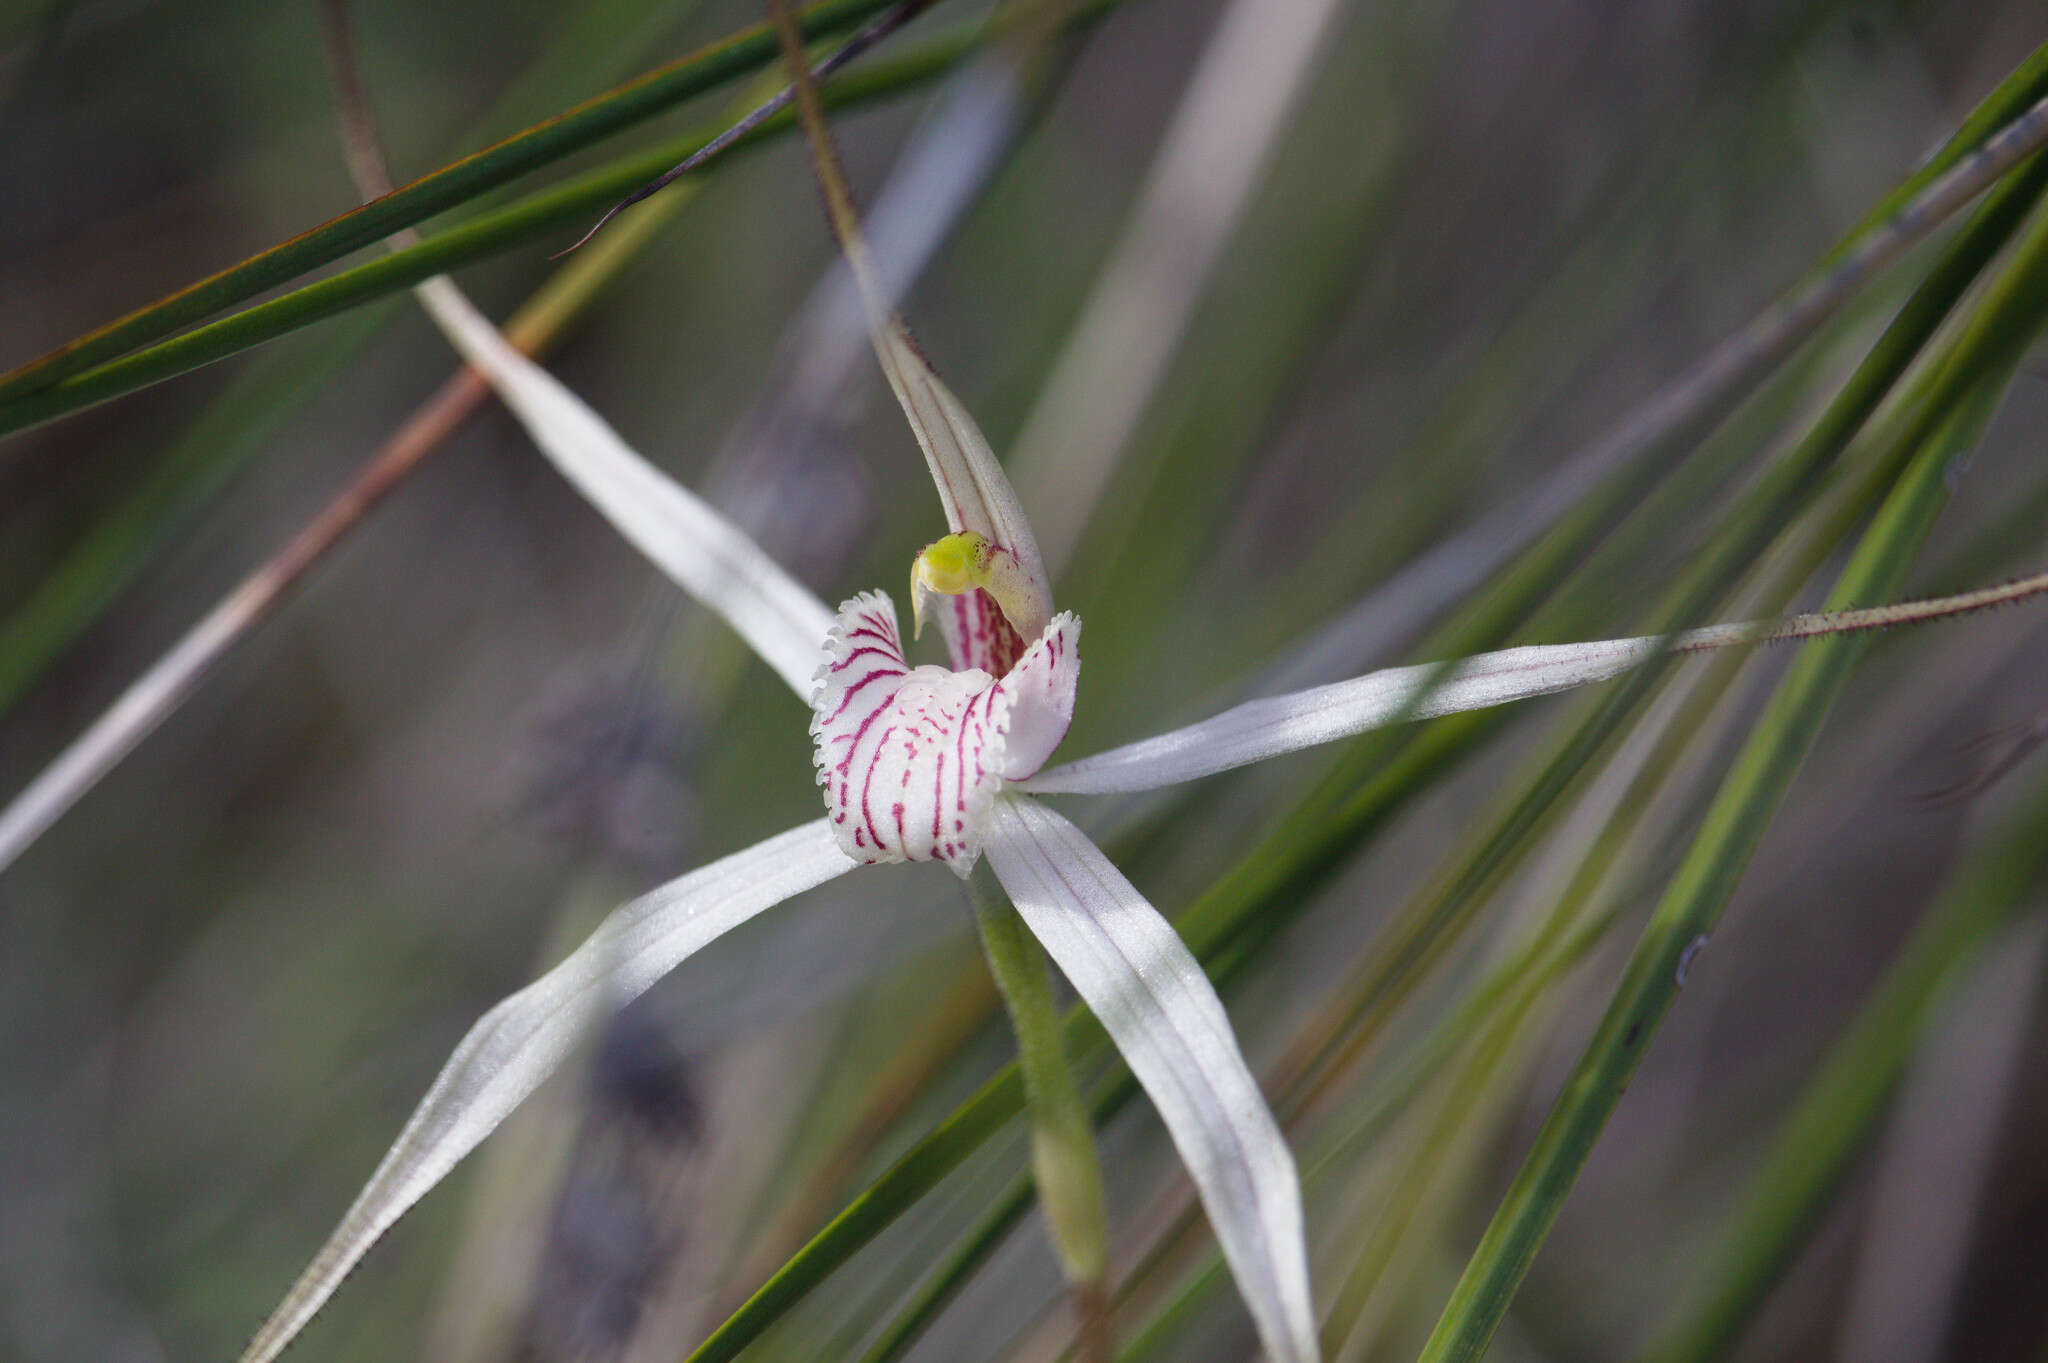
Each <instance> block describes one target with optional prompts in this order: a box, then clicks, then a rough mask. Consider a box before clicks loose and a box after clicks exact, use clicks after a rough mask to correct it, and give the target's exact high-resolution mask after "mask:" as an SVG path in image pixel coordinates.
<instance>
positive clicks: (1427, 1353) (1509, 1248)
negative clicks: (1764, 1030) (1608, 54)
mask: <svg viewBox="0 0 2048 1363" xmlns="http://www.w3.org/2000/svg"><path fill="white" fill-rule="evenodd" d="M2044 305H2048V214H2044V215H2042V216H2040V217H2037V218H2036V220H2035V221H2034V222H2033V223H2032V224H2031V225H2030V227H2029V230H2028V232H2027V234H2026V236H2025V238H2024V239H2023V241H2022V244H2021V246H2020V247H2019V255H2018V258H2017V260H2016V262H2015V264H2014V266H2013V268H2012V269H2011V270H2010V271H2009V272H2008V273H2007V274H2006V275H2005V276H2004V277H2003V278H2002V279H2001V280H2000V282H1999V286H1998V288H1997V289H1996V291H1995V296H1994V297H1993V298H1992V299H1991V300H1989V302H1988V303H1987V306H1986V307H1985V309H1984V310H1983V311H1982V312H1981V313H1979V314H1978V315H1977V316H1976V317H1975V318H1973V319H1972V325H1971V326H1970V328H1969V330H1968V331H1967V332H1966V333H1965V335H1964V336H1963V337H1962V338H1960V339H1959V341H1958V343H1957V346H1956V348H1955V351H1954V352H1953V355H1952V357H1951V359H1950V361H1949V362H1948V363H1947V364H1946V365H1944V366H1943V368H1942V369H1941V371H1940V372H1939V374H1938V376H1937V382H1936V384H1935V385H1933V387H1935V388H1936V389H1937V392H1938V396H1939V397H1944V398H1945V397H1950V396H1951V395H1952V394H1954V389H1956V388H1962V389H1963V390H1964V391H1963V392H1962V393H1961V394H1954V396H1953V400H1952V401H1948V402H1930V405H1929V407H1928V409H1927V410H1928V413H1929V415H1928V417H1927V418H1926V420H1925V421H1923V423H1921V424H1920V425H1916V427H1915V428H1914V430H1913V431H1912V433H1911V437H1910V438H1909V440H1908V441H1906V442H1904V443H1908V444H1911V445H1913V446H1914V447H1915V451H1914V455H1913V462H1912V464H1911V466H1910V468H1909V469H1908V470H1907V472H1906V474H1905V475H1904V477H1903V478H1902V480H1901V482H1900V483H1899V485H1898V486H1897V487H1896V488H1895V489H1894V491H1893V493H1892V495H1891V497H1890V498H1888V499H1887V501H1886V503H1885V505H1884V507H1883V508H1882V509H1881V510H1880V511H1879V513H1878V516H1877V518H1876V520H1875V522H1874V523H1873V525H1872V526H1871V528H1870V530H1869V531H1868V532H1867V533H1866V534H1865V535H1864V537H1863V540H1862V542H1861V543H1860V544H1859V545H1858V547H1857V550H1856V552H1855V554H1854V555H1853V556H1852V558H1851V560H1850V562H1849V565H1848V566H1847V568H1845V569H1844V571H1843V574H1842V577H1841V579H1840V580H1839V582H1838V583H1837V585H1836V588H1835V591H1834V592H1833V593H1832V595H1831V597H1830V605H1831V606H1834V607H1840V606H1844V605H1852V604H1858V603H1862V602H1867V601H1872V600H1881V599H1884V598H1886V597H1888V596H1890V595H1891V594H1893V593H1894V592H1895V591H1896V589H1897V587H1898V585H1899V583H1900V581H1901V580H1902V579H1903V577H1904V575H1905V572H1906V569H1907V567H1908V565H1909V564H1910V562H1911V559H1912V556H1913V554H1914V552H1915V551H1916V550H1917V548H1918V546H1919V544H1920V542H1921V541H1922V539H1923V538H1924V536H1925V534H1926V532H1927V530H1928V528H1929V527H1930V526H1931V525H1932V522H1933V519H1934V516H1935V514H1936V512H1937V511H1938V510H1939V509H1940V507H1941V505H1942V502H1943V500H1944V497H1945V484H1944V478H1945V474H1946V471H1947V468H1948V464H1949V460H1950V458H1951V457H1952V456H1953V455H1954V454H1955V453H1957V452H1958V451H1960V450H1961V449H1964V448H1967V447H1968V445H1969V444H1970V443H1971V442H1972V440H1973V439H1974V437H1975V435H1976V433H1977V432H1978V431H1979V430H1980V429H1981V427H1982V424H1983V423H1984V422H1985V421H1986V420H1988V418H1989V415H1990V411H1991V408H1992V406H1993V405H1994V402H1995V399H1996V397H1997V395H1998V394H1999V393H2000V392H2001V391H2002V389H2003V385H2004V381H2005V379H2006V378H2007V376H2008V375H2009V373H2010V369H2011V366H2012V365H2013V364H2014V363H2016V362H2017V359H2018V356H2019V353H2020V351H2021V350H2022V349H2023V347H2024V344H2025V342H2026V341H2027V339H2029V338H2030V337H2031V336H2032V334H2033V333H2034V331H2035V329H2036V328H2037V327H2038V325H2039V320H2040V315H2041V311H2042V308H2043V306H2044ZM1929 421H1931V422H1938V423H1939V424H1938V425H1937V426H1935V428H1934V429H1933V430H1931V431H1923V430H1922V429H1921V425H1925V424H1926V422H1929ZM1865 643H1866V641H1863V640H1859V639H1851V638H1835V639H1829V640H1824V641H1821V642H1819V643H1817V644H1816V645H1814V646H1813V647H1810V648H1807V649H1804V650H1803V651H1802V652H1801V654H1800V656H1799V658H1798V660H1797V661H1796V662H1795V663H1794V664H1793V666H1792V668H1791V670H1790V671H1789V672H1788V674H1787V675H1786V678H1785V680H1784V681H1783V683H1782V684H1781V685H1780V686H1779V688H1778V690H1777V692H1776V694H1775V695H1774V696H1773V698H1772V701H1771V703H1770V705H1769V707H1768V708H1767V709H1766V711H1765V713H1764V715H1763V717H1762V718H1761V719H1760V721H1759V722H1758V725H1757V727H1756V730H1755V731H1754V733H1753V734H1752V736H1751V738H1750V741H1749V742H1748V743H1747V744H1746V745H1745V746H1744V748H1743V751H1742V753H1741V755H1740V756H1739V757H1738V758H1737V759H1736V763H1735V766H1734V768H1733V770H1732V771H1731V772H1730V773H1729V775H1728V778H1727V779H1726V780H1725V781H1724V782H1723V784H1722V786H1721V789H1720V792H1719V793H1718V794H1717V796H1716V798H1715V800H1714V802H1713V804H1712V806H1711V807H1710V808H1709V810H1708V813H1707V816H1706V820H1705V823H1704V824H1703V826H1702V828H1701V830H1700V833H1699V835H1698V837H1697V838H1696V839H1695V841H1694V843H1693V845H1692V848H1691V850H1690V851H1689V852H1688V854H1687V856H1686V859H1685V861H1684V862H1683V863H1682V864H1681V866H1680V868H1679V870H1678V873H1677V874H1676V876H1675V877H1674V878H1673V880H1672V883H1671V886H1670V888H1669V889H1668V890H1667V891H1666V894H1665V896H1664V898H1663V900H1662V901H1661V902H1660V904H1659V905H1658V907H1657V910H1656V912H1655V913H1654V914H1653V915H1652V917H1651V919H1650V922H1649V924H1648V926H1647V927H1646V928H1645V929H1644V932H1643V936H1642V938H1641V940H1640V941H1639V942H1638V944H1637V947H1636V950H1635V952H1634V954H1633V955H1632V957H1631V959H1630V961H1629V964H1628V967H1627V969H1626V972H1625V973H1624V975H1623V978H1622V981H1621V984H1620V986H1619V987H1618V988H1617V990H1616V992H1615V995H1614V998H1613V1001H1612V1002H1611V1003H1610V1005H1609V1007H1608V1009H1607V1012H1606V1014H1605V1015H1604V1016H1603V1018H1602V1019H1601V1022H1600V1026H1599V1028H1598V1030H1597V1031H1596V1032H1595V1034H1594V1036H1593V1039H1592V1040H1591V1041H1590V1042H1589V1043H1588V1044H1587V1046H1586V1049H1585V1051H1584V1053H1583V1054H1582V1055H1581V1057H1580V1060H1579V1062H1578V1065H1577V1066H1576V1067H1575V1069H1574V1070H1573V1072H1572V1075H1571V1077H1570V1078H1569V1079H1568V1080H1567V1081H1566V1083H1565V1086H1564V1090H1563V1092H1562V1094H1561V1095H1560V1097H1559V1098H1558V1100H1557V1103H1556V1105H1555V1106H1554V1107H1553V1108H1552V1110H1551V1113H1550V1115H1549V1117H1548V1118H1547V1119H1546V1121H1545V1122H1544V1125H1543V1129H1542V1131H1541V1132H1540V1133H1539V1134H1538V1136H1537V1138H1536V1143H1535V1147H1534V1148H1533V1149H1532V1150H1531V1151H1530V1153H1529V1156H1528V1158H1527V1159H1526V1160H1525V1161H1524V1162H1523V1164H1522V1167H1521V1169H1520V1171H1519V1172H1518V1173H1517V1175H1516V1177H1515V1181H1514V1183H1513V1185H1512V1186H1511V1187H1510V1189H1509V1190H1508V1193H1507V1195H1506V1197H1505V1198H1504V1199H1503V1201H1502V1203H1501V1206H1500V1208H1499V1210H1498V1211H1497V1212H1496V1213H1495V1215H1494V1218H1493V1221H1492V1223H1491V1224H1490V1225H1489V1226H1488V1227H1487V1230H1486V1233H1485V1235H1484V1236H1483V1237H1482V1238H1481V1240H1480V1242H1479V1246H1478V1248H1477V1249H1476V1250H1474V1252H1473V1254H1472V1257H1471V1259H1470V1260H1469V1261H1468V1263H1467V1265H1466V1268H1465V1272H1464V1274H1463V1276H1462V1277H1461V1278H1460V1280H1459V1282H1458V1285H1457V1287H1456V1288H1455V1289H1454V1290H1453V1292H1452V1294H1451V1299H1450V1302H1449V1304H1448V1305H1447V1306H1446V1307H1445V1308H1444V1312H1443V1315H1442V1317H1441V1318H1440V1319H1439V1321H1438V1323H1437V1326H1436V1329H1435V1330H1434V1331H1433V1332H1432V1333H1431V1335H1430V1338H1429V1341H1428V1343H1427V1344H1426V1345H1425V1346H1424V1349H1423V1353H1422V1358H1423V1359H1424V1361H1425V1363H1446V1361H1447V1360H1461V1361H1462V1360H1472V1359H1476V1358H1478V1357H1479V1356H1480V1355H1481V1354H1482V1353H1483V1352H1484V1351H1485V1348H1486V1345H1487V1343H1488V1342H1489V1341H1490V1340H1491V1339H1492V1337H1493V1332H1494V1330H1495V1329H1496V1328H1497V1327H1498V1325H1499V1324H1500V1321H1501V1318H1502V1317H1503V1316H1504V1315H1505V1314H1506V1312H1507V1308H1508V1304H1509V1302H1510V1301H1511V1300H1512V1298H1513V1296H1514V1293H1515V1290H1516V1289H1517V1288H1518V1287H1519V1286H1520V1285H1521V1281H1522V1278H1523V1277H1524V1275H1525V1274H1526V1273H1527V1272H1528V1268H1529V1264H1530V1263H1531V1261H1532V1260H1533V1259H1534V1258H1535V1255H1536V1251H1537V1249H1538V1248H1539V1247H1540V1246H1541V1244H1542V1242H1543V1239H1544V1237H1545V1235H1546V1234H1547V1233H1548V1231H1549V1229H1550V1225H1551V1223H1552V1222H1553V1221H1554V1220H1555V1218H1556V1216H1557V1213H1558V1211H1559V1209H1560V1208H1561V1207H1562V1206H1563V1203H1564V1199H1565V1198H1566V1196H1568V1195H1569V1193H1570V1191H1571V1188H1572V1185H1573V1184H1574V1182H1575V1181H1576V1180H1577V1177H1578V1173H1579V1170H1580V1169H1581V1168H1582V1167H1583V1166H1584V1164H1585V1161H1586V1159H1587V1157H1588V1156H1589V1155H1590V1153H1591V1151H1592V1146H1593V1142H1594V1141H1595V1140H1596V1139H1597V1138H1598V1136H1599V1134H1600V1131H1601V1129H1602V1128H1603V1127H1604V1126H1605V1125H1606V1121H1607V1118H1608V1116H1609V1115H1610V1114H1611V1113H1612V1112H1613V1110H1614V1106H1615V1104H1616V1103H1618V1102H1619V1101H1620V1098H1621V1093H1622V1090H1623V1088H1624V1087H1625V1085H1626V1083H1627V1081H1628V1078H1629V1076H1630V1075H1631V1074H1633V1073H1634V1071H1635V1066H1636V1063H1637V1060H1638V1058H1639V1057H1640V1056H1641V1054H1642V1051H1643V1048H1644V1045H1645V1044H1646V1042H1647V1041H1648V1039H1649V1036H1650V1035H1651V1033H1652V1032H1654V1030H1655V1028H1656V1025H1657V1023H1658V1022H1659V1021H1660V1020H1661V1019H1662V1018H1663V1015H1664V1013H1665V1011H1666V1010H1667V1009H1668V1008H1669V1007H1670V1005H1671V1002H1672V1000H1673V999H1674V998H1675V997H1676V995H1677V991H1678V988H1679V986H1678V982H1677V969H1678V963H1679V961H1680V959H1681V958H1682V957H1683V956H1684V954H1685V953H1686V952H1687V950H1688V949H1689V948H1690V947H1691V946H1692V944H1693V943H1694V942H1695V941H1696V940H1697V939H1699V938H1700V937H1701V936H1702V935H1704V934H1705V933H1707V932H1708V931H1710V930H1711V929H1712V927H1713V925H1714V922H1715V920H1716V919H1717V917H1718V916H1719V914H1720V911H1721V908H1722V906H1723V905H1724V904H1725V903H1726V902H1727V900H1728V897H1729V896H1730V895H1731V894H1732V893H1733V892H1734V888H1735V885H1736V883H1737V881H1738V880H1739V879H1740V877H1741V874H1742V871H1743V868H1744V867H1745V866H1746V865H1747V863H1748V859H1749V856H1750V854H1751V853H1752V852H1753V851H1754V849H1755V847H1756V844H1757V842H1758V841H1759V840H1760V838H1761V837H1762V835H1763V831H1764V828H1765V826H1766V825H1767V824H1768V823H1769V821H1770V818H1771V816H1772V815H1773V814H1774V813H1775V812H1776V810H1777V808H1778V806H1779V804H1780V803H1781V802H1782V800H1783V798H1784V796H1785V793H1786V791H1787V790H1788V788H1789V787H1790V784H1791V781H1792V777H1793V775H1794V774H1795V773H1796V772H1797V770H1798V768H1799V765H1800V763H1801V761H1802V760H1803V759H1804V757H1805V755H1806V752H1807V749H1808V748H1809V747H1810V745H1811V743H1812V741H1813V739H1814V736H1815V735H1816V734H1817V732H1818V731H1819V728H1820V725H1821V723H1822V721H1823V720H1824V719H1825V718H1826V715H1827V712H1828V710H1829V708H1830V707H1831V705H1832V704H1833V702H1834V699H1835V697H1836V696H1837V695H1838V694H1839V693H1840V691H1841V688H1842V687H1843V685H1844V684H1845V683H1846V682H1847V680H1848V675H1849V672H1850V670H1851V669H1852V668H1853V666H1854V665H1855V662H1856V660H1857V659H1858V658H1859V657H1860V656H1861V654H1862V651H1863V648H1864V646H1865Z"/></svg>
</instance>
